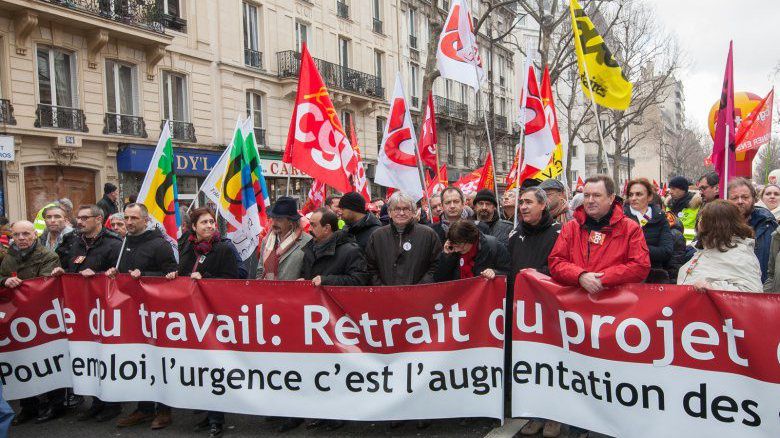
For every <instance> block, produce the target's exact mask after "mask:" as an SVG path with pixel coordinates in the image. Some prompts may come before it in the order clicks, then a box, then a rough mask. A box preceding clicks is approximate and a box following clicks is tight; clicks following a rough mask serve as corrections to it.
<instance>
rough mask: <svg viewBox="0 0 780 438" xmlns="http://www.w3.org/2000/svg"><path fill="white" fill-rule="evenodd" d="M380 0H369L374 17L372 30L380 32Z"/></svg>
mask: <svg viewBox="0 0 780 438" xmlns="http://www.w3.org/2000/svg"><path fill="white" fill-rule="evenodd" d="M381 1H382V0H371V11H372V13H373V18H374V32H376V33H382V7H381V5H380V2H381Z"/></svg>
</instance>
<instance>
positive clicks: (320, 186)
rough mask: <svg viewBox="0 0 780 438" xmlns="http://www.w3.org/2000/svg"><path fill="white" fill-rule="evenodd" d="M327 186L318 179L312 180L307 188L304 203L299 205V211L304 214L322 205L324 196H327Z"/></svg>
mask: <svg viewBox="0 0 780 438" xmlns="http://www.w3.org/2000/svg"><path fill="white" fill-rule="evenodd" d="M327 189H328V187H327V186H326V185H325V183H323V182H322V181H320V180H316V179H315V180H314V182H313V183H312V185H311V188H310V189H309V197H308V199H306V203H305V204H303V207H301V213H303V214H304V215H306V214H309V213H311V212H312V211H314V210H316V209H318V208H320V207H322V206H323V205H324V204H325V198H327V196H328V192H327Z"/></svg>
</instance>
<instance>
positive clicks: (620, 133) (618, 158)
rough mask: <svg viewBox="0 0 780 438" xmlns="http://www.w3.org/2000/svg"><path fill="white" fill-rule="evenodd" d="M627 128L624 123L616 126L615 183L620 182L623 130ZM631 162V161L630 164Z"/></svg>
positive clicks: (613, 162)
mask: <svg viewBox="0 0 780 438" xmlns="http://www.w3.org/2000/svg"><path fill="white" fill-rule="evenodd" d="M624 129H625V128H624V127H623V125H622V124H618V125H617V126H616V127H615V133H614V140H615V155H614V156H613V160H612V179H613V180H614V181H615V184H620V166H621V165H622V164H623V130H624ZM630 165H631V164H630V163H629V166H630Z"/></svg>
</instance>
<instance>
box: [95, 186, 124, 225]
mask: <svg viewBox="0 0 780 438" xmlns="http://www.w3.org/2000/svg"><path fill="white" fill-rule="evenodd" d="M117 199H119V189H118V188H117V186H115V185H113V184H111V183H110V182H107V183H105V184H104V185H103V197H102V198H100V201H98V202H97V206H98V207H100V209H101V210H103V217H104V218H109V217H111V215H112V214H114V213H118V212H119V207H117V205H116V201H117Z"/></svg>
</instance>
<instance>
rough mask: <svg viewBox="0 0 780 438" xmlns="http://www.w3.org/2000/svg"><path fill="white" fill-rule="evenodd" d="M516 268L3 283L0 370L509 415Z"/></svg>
mask: <svg viewBox="0 0 780 438" xmlns="http://www.w3.org/2000/svg"><path fill="white" fill-rule="evenodd" d="M505 290H506V279H505V278H503V277H500V278H497V279H495V280H493V281H488V280H485V279H482V278H475V279H470V280H463V281H458V282H449V283H440V284H434V285H424V286H409V287H393V288H382V287H364V288H345V287H342V288H322V287H314V286H312V285H311V283H310V282H271V281H245V280H201V281H194V280H191V279H189V278H178V279H176V280H172V281H166V280H165V279H161V278H145V279H142V280H141V281H137V280H133V279H132V278H130V277H129V276H125V275H122V276H119V277H118V278H117V279H116V280H111V279H109V278H107V277H104V276H98V277H95V278H92V279H84V278H82V277H81V276H78V275H66V276H63V277H60V278H45V279H43V278H41V279H35V280H28V281H25V282H24V283H23V284H22V286H21V287H19V288H18V289H16V290H14V291H11V290H8V289H4V290H2V297H4V299H3V300H2V302H0V381H1V383H2V384H3V386H4V387H3V395H4V396H5V397H6V398H8V399H18V398H22V397H30V396H34V395H37V394H42V393H44V392H46V391H49V390H52V389H55V388H61V387H72V388H73V390H74V392H75V393H77V394H84V395H95V396H98V397H100V399H102V400H104V401H135V400H137V401H142V400H143V401H158V402H163V403H166V404H169V405H172V406H176V407H180V408H190V409H202V410H215V409H216V410H220V411H225V412H235V413H244V414H255V415H270V416H284V417H309V418H334V419H345V420H372V421H373V420H400V419H417V418H450V417H494V418H502V416H503V415H502V414H503V406H502V403H503V382H502V376H503V336H502V332H503V299H504V294H505Z"/></svg>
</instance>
